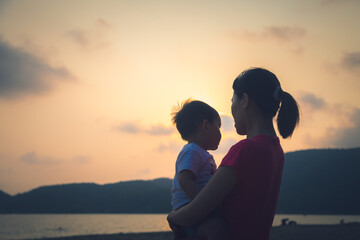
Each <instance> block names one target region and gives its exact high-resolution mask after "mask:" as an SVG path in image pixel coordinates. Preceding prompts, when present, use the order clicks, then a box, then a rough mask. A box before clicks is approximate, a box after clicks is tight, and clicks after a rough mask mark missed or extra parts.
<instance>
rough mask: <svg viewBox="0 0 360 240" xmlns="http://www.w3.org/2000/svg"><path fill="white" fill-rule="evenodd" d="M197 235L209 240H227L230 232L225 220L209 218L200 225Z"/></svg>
mask: <svg viewBox="0 0 360 240" xmlns="http://www.w3.org/2000/svg"><path fill="white" fill-rule="evenodd" d="M197 234H198V236H199V237H201V238H206V239H207V240H219V239H221V240H227V239H229V232H228V228H227V224H226V222H225V220H224V219H222V218H220V217H209V218H206V219H205V220H204V221H203V222H201V223H200V225H199V228H198V230H197Z"/></svg>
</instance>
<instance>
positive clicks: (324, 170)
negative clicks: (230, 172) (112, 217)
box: [0, 148, 360, 214]
mask: <svg viewBox="0 0 360 240" xmlns="http://www.w3.org/2000/svg"><path fill="white" fill-rule="evenodd" d="M285 158H286V160H285V166H284V174H283V181H282V185H281V191H280V196H279V201H278V208H277V212H278V213H282V214H360V204H359V203H360V188H359V184H360V148H354V149H319V150H304V151H297V152H290V153H287V154H286V155H285ZM171 182H172V180H171V179H167V178H160V179H155V180H149V181H143V180H138V181H128V182H119V183H113V184H105V185H98V184H95V183H80V184H64V185H55V186H44V187H40V188H36V189H34V190H31V191H29V192H26V193H22V194H17V195H15V196H10V195H8V194H6V193H4V192H2V191H0V213H167V212H169V211H170V210H171V206H170V189H171Z"/></svg>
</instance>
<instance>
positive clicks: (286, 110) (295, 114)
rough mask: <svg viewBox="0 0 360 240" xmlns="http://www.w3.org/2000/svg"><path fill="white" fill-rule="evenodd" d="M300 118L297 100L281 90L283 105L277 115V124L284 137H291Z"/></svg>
mask: <svg viewBox="0 0 360 240" xmlns="http://www.w3.org/2000/svg"><path fill="white" fill-rule="evenodd" d="M299 120H300V116H299V107H298V104H297V102H296V100H295V99H294V98H293V97H292V96H291V95H290V94H289V93H287V92H281V105H280V110H279V112H278V116H277V126H278V129H279V132H280V135H281V136H282V137H283V138H288V137H291V135H292V133H293V132H294V129H295V127H296V126H297V125H298V123H299Z"/></svg>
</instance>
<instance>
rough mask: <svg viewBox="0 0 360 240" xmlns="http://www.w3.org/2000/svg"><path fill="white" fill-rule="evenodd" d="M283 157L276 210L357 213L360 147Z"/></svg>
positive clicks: (359, 196)
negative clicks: (284, 158) (284, 159)
mask: <svg viewBox="0 0 360 240" xmlns="http://www.w3.org/2000/svg"><path fill="white" fill-rule="evenodd" d="M285 156H286V161H285V166H284V173H283V179H282V185H281V191H280V196H279V201H278V208H277V211H278V212H279V213H299V214H360V187H359V184H360V148H353V149H319V150H304V151H297V152H291V153H287V154H286V155H285Z"/></svg>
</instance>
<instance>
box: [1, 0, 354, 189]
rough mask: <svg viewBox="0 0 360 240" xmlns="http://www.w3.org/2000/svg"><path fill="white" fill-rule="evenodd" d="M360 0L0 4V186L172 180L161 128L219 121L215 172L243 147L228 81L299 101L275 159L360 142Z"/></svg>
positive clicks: (174, 142)
mask: <svg viewBox="0 0 360 240" xmlns="http://www.w3.org/2000/svg"><path fill="white" fill-rule="evenodd" d="M359 12H360V1H359V0H304V1H297V0H290V1H289V0H275V1H265V0H263V1H260V0H254V1H241V0H236V1H231V0H224V1H220V0H208V1H204V0H195V1H187V0H184V1H165V0H121V1H111V0H101V1H94V0H87V1H81V0H77V1H73V0H62V1H55V0H42V1H41V0H31V1H25V0H23V1H21V0H18V1H4V0H0V190H2V191H4V192H6V193H9V194H12V195H14V194H17V193H22V192H26V191H29V190H31V189H34V188H36V187H39V186H44V185H53V184H66V183H79V182H95V183H98V184H106V183H114V182H119V181H127V180H135V179H154V178H159V177H169V178H172V177H173V175H174V165H175V160H176V157H177V154H178V152H179V150H180V149H181V147H182V146H183V145H184V144H185V142H184V141H182V140H181V137H180V135H179V133H178V132H177V131H176V128H175V127H174V126H173V125H172V123H171V115H170V114H171V112H172V109H173V108H174V106H176V105H177V104H178V103H180V102H182V101H184V100H186V99H187V98H190V97H192V98H193V99H196V100H201V101H204V102H206V103H208V104H210V105H211V106H212V107H214V108H215V109H216V110H217V111H218V112H219V113H220V114H221V116H222V127H221V131H222V135H223V137H222V140H221V143H220V146H219V149H218V150H216V151H211V152H210V153H211V154H213V155H214V158H215V161H216V163H217V164H220V162H221V159H222V157H223V156H224V155H225V154H226V152H227V151H228V149H229V148H230V147H231V146H232V145H233V144H235V143H236V142H237V141H240V140H242V139H244V138H245V136H239V135H237V134H236V132H235V129H234V127H233V125H234V123H233V120H232V117H231V111H230V106H231V97H232V88H231V87H232V82H233V80H234V79H235V78H236V77H237V76H238V75H239V74H240V73H241V72H242V71H243V70H245V69H248V68H250V67H263V68H267V69H269V70H270V71H272V72H274V73H275V74H276V75H277V77H278V78H279V80H280V82H281V85H282V88H283V90H284V91H287V92H289V93H290V94H292V95H293V96H294V98H295V99H296V100H297V101H298V103H299V105H300V110H301V120H300V125H299V126H298V128H297V129H296V131H295V132H294V134H293V136H292V138H291V139H286V140H284V139H282V140H281V143H282V145H283V148H284V151H285V152H290V151H296V150H302V149H313V148H352V147H359V146H360V94H359V90H360V79H359V76H360V44H359V43H360V30H359V24H360V15H359V14H358V13H359Z"/></svg>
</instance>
